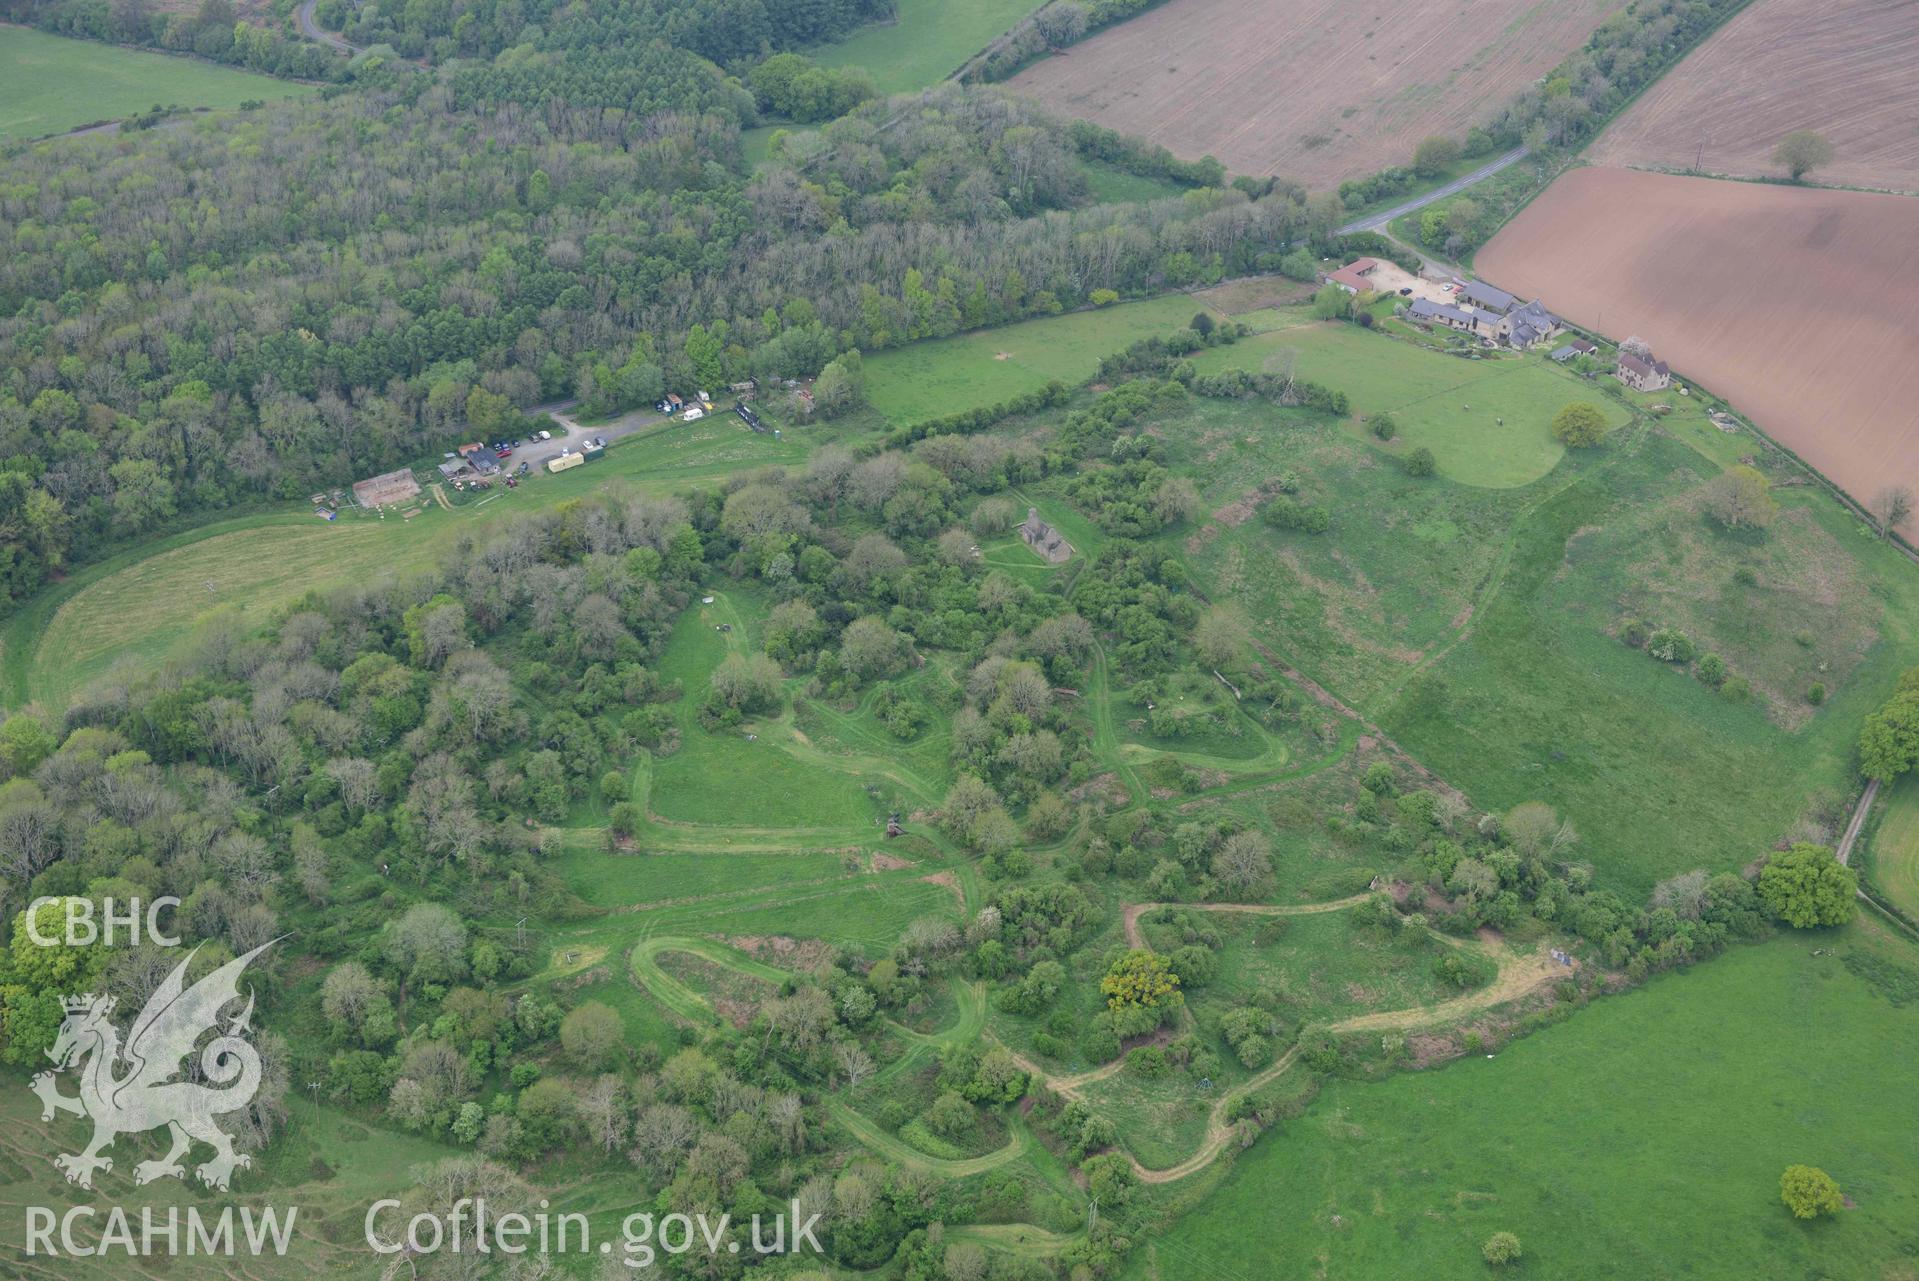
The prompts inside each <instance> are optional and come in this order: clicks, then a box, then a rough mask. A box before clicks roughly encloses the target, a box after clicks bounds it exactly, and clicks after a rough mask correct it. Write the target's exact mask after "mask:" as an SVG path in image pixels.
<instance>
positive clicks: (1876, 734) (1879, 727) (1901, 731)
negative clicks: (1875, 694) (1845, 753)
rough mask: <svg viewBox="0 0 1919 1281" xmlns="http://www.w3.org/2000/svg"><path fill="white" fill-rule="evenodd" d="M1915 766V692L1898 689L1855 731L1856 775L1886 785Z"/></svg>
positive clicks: (1918, 752) (1918, 728)
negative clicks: (1857, 757) (1857, 763)
mask: <svg viewBox="0 0 1919 1281" xmlns="http://www.w3.org/2000/svg"><path fill="white" fill-rule="evenodd" d="M1914 765H1919V690H1909V689H1906V688H1905V682H1904V681H1901V682H1900V688H1899V689H1898V690H1897V691H1896V692H1895V693H1894V694H1893V696H1892V697H1891V698H1889V699H1887V700H1886V702H1885V703H1884V704H1883V705H1882V706H1880V707H1877V708H1875V709H1874V710H1873V711H1871V712H1869V713H1868V714H1867V715H1866V723H1865V725H1864V726H1863V727H1862V728H1861V729H1860V731H1859V772H1860V773H1861V774H1864V775H1865V776H1866V777H1867V778H1876V779H1878V780H1879V781H1880V782H1882V783H1884V782H1889V781H1891V780H1892V779H1895V778H1898V777H1899V776H1900V775H1901V774H1904V773H1905V772H1906V771H1907V770H1909V769H1911V768H1912V767H1913V766H1914Z"/></svg>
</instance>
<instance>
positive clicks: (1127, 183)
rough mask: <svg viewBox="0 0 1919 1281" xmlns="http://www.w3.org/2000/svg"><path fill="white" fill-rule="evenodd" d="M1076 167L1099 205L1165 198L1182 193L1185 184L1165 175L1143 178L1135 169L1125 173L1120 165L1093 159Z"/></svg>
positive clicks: (1184, 189)
mask: <svg viewBox="0 0 1919 1281" xmlns="http://www.w3.org/2000/svg"><path fill="white" fill-rule="evenodd" d="M1080 168H1081V169H1083V170H1084V171H1085V173H1086V180H1087V182H1088V183H1090V184H1091V185H1092V188H1093V196H1094V198H1095V199H1097V200H1098V201H1099V203H1101V204H1103V205H1124V204H1132V203H1134V202H1136V201H1141V200H1167V199H1170V198H1172V197H1174V196H1179V195H1183V194H1184V193H1185V191H1186V188H1184V187H1182V186H1180V185H1179V184H1178V183H1176V182H1171V181H1168V180H1167V179H1165V178H1144V177H1141V176H1140V175H1139V174H1136V173H1127V172H1126V171H1125V170H1124V169H1115V168H1114V167H1113V166H1111V165H1107V164H1101V163H1100V162H1099V161H1097V160H1088V161H1083V162H1081V164H1080Z"/></svg>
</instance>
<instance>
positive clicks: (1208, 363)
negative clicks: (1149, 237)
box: [1194, 312, 1628, 488]
mask: <svg viewBox="0 0 1919 1281" xmlns="http://www.w3.org/2000/svg"><path fill="white" fill-rule="evenodd" d="M1266 319H1267V320H1268V322H1269V323H1273V322H1275V321H1276V320H1277V318H1276V317H1266ZM1194 364H1196V365H1197V366H1198V367H1199V369H1200V371H1201V372H1202V373H1206V372H1212V371H1215V370H1220V369H1244V370H1248V371H1250V372H1259V371H1261V370H1269V371H1274V372H1292V373H1294V374H1296V375H1297V376H1298V377H1300V378H1304V379H1307V380H1309V381H1312V382H1319V383H1325V384H1327V385H1328V386H1332V387H1337V388H1339V389H1340V390H1342V391H1344V392H1345V393H1346V394H1347V396H1348V397H1350V398H1351V400H1352V403H1353V409H1354V411H1355V412H1356V413H1357V414H1359V415H1361V416H1370V415H1372V414H1378V413H1390V414H1391V415H1392V416H1393V420H1394V422H1396V423H1397V424H1398V428H1399V434H1398V435H1397V436H1396V437H1395V438H1394V440H1393V442H1392V444H1391V446H1390V448H1391V449H1392V450H1393V451H1394V452H1396V453H1400V452H1404V451H1406V450H1410V449H1414V448H1417V447H1419V446H1422V445H1423V446H1425V447H1426V448H1428V449H1430V450H1432V452H1433V458H1434V460H1435V461H1436V462H1437V463H1438V466H1439V472H1440V474H1441V475H1443V476H1447V477H1449V478H1451V479H1453V480H1457V481H1460V482H1462V483H1465V484H1469V485H1483V486H1487V487H1490V488H1511V487H1514V486H1518V485H1526V484H1530V483H1531V482H1533V481H1535V480H1538V479H1539V478H1540V477H1541V476H1544V475H1545V474H1546V473H1547V472H1549V471H1551V470H1552V469H1553V467H1554V465H1555V464H1557V463H1558V461H1559V459H1560V457H1561V455H1563V454H1564V453H1565V450H1564V448H1563V447H1562V446H1561V445H1560V444H1559V442H1558V441H1556V440H1554V439H1553V437H1552V432H1551V430H1550V429H1549V427H1550V423H1551V421H1552V416H1553V414H1554V413H1555V412H1557V411H1558V410H1559V409H1560V408H1561V407H1562V406H1564V405H1566V404H1568V403H1571V402H1574V401H1583V402H1586V403H1589V404H1593V405H1597V406H1598V407H1599V408H1600V409H1601V410H1602V411H1604V412H1605V414H1606V416H1607V418H1608V419H1609V420H1610V421H1611V422H1612V423H1613V424H1614V425H1615V426H1618V425H1620V424H1623V423H1624V422H1625V421H1626V420H1627V417H1628V414H1627V412H1626V411H1625V410H1624V409H1623V408H1622V407H1621V406H1619V405H1618V404H1617V403H1615V402H1612V401H1609V400H1607V399H1606V398H1605V397H1604V396H1603V395H1601V394H1600V393H1599V392H1598V391H1596V390H1595V389H1594V388H1593V387H1592V386H1591V385H1590V384H1588V383H1586V382H1584V381H1583V380H1580V379H1577V378H1574V377H1573V376H1572V375H1570V374H1567V373H1566V372H1565V371H1563V370H1561V369H1559V368H1557V367H1556V366H1554V365H1552V364H1551V363H1550V362H1548V361H1545V360H1541V359H1538V358H1534V357H1512V358H1505V359H1491V360H1466V359H1462V358H1460V357H1456V356H1447V355H1442V354H1440V353H1439V352H1436V351H1433V350H1431V349H1429V348H1425V347H1420V346H1417V345H1415V344H1413V343H1410V342H1383V341H1381V339H1380V338H1379V337H1377V336H1375V335H1372V334H1368V333H1366V332H1365V331H1364V330H1361V329H1359V328H1357V327H1355V326H1353V325H1347V324H1341V323H1338V322H1332V321H1316V320H1313V319H1311V317H1310V315H1309V314H1307V313H1303V312H1302V313H1297V314H1296V315H1295V316H1294V317H1293V318H1292V319H1291V321H1290V323H1283V324H1281V327H1278V328H1273V329H1270V330H1269V331H1268V332H1265V333H1261V334H1259V335H1257V336H1255V337H1252V338H1247V339H1242V340H1241V341H1240V342H1237V343H1234V344H1232V345H1231V346H1226V347H1215V348H1213V349H1212V350H1210V351H1206V352H1202V353H1201V354H1200V355H1199V356H1197V357H1196V358H1195V359H1194ZM1502 420H1503V421H1502Z"/></svg>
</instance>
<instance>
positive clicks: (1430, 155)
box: [1413, 134, 1460, 178]
mask: <svg viewBox="0 0 1919 1281" xmlns="http://www.w3.org/2000/svg"><path fill="white" fill-rule="evenodd" d="M1459 150H1460V148H1459V144H1458V143H1457V142H1454V141H1453V140H1452V139H1451V138H1448V137H1446V136H1444V135H1443V134H1432V135H1431V136H1429V137H1426V138H1422V139H1420V141H1419V145H1418V146H1417V147H1414V148H1413V171H1414V172H1415V173H1417V174H1418V175H1419V176H1420V177H1422V178H1436V177H1438V176H1439V174H1440V173H1441V172H1442V171H1443V170H1444V169H1445V168H1446V166H1447V165H1449V164H1451V163H1453V162H1454V161H1455V160H1457V159H1459Z"/></svg>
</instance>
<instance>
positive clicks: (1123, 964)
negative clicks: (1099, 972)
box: [1099, 948, 1185, 1010]
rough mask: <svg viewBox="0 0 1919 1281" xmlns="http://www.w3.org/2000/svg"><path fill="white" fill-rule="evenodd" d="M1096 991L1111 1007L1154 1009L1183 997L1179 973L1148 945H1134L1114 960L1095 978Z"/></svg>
mask: <svg viewBox="0 0 1919 1281" xmlns="http://www.w3.org/2000/svg"><path fill="white" fill-rule="evenodd" d="M1099 990H1100V992H1101V993H1102V994H1104V995H1105V997H1106V1004H1107V1006H1108V1007H1109V1008H1111V1009H1114V1010H1123V1009H1127V1008H1130V1007H1145V1008H1147V1009H1156V1008H1158V1007H1160V1006H1163V1005H1178V1004H1180V1003H1181V1002H1182V1001H1183V1000H1184V999H1185V998H1184V997H1182V996H1181V995H1180V991H1179V975H1177V974H1175V973H1173V966H1172V962H1170V961H1168V960H1167V959H1166V958H1165V957H1163V956H1161V955H1160V954H1159V953H1158V952H1155V951H1152V950H1151V949H1149V948H1134V949H1133V950H1132V951H1130V952H1128V953H1126V955H1124V956H1122V957H1120V958H1119V959H1118V960H1117V961H1114V962H1113V965H1112V968H1111V969H1109V970H1108V971H1107V972H1106V977H1105V978H1102V979H1101V980H1100V981H1099Z"/></svg>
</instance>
